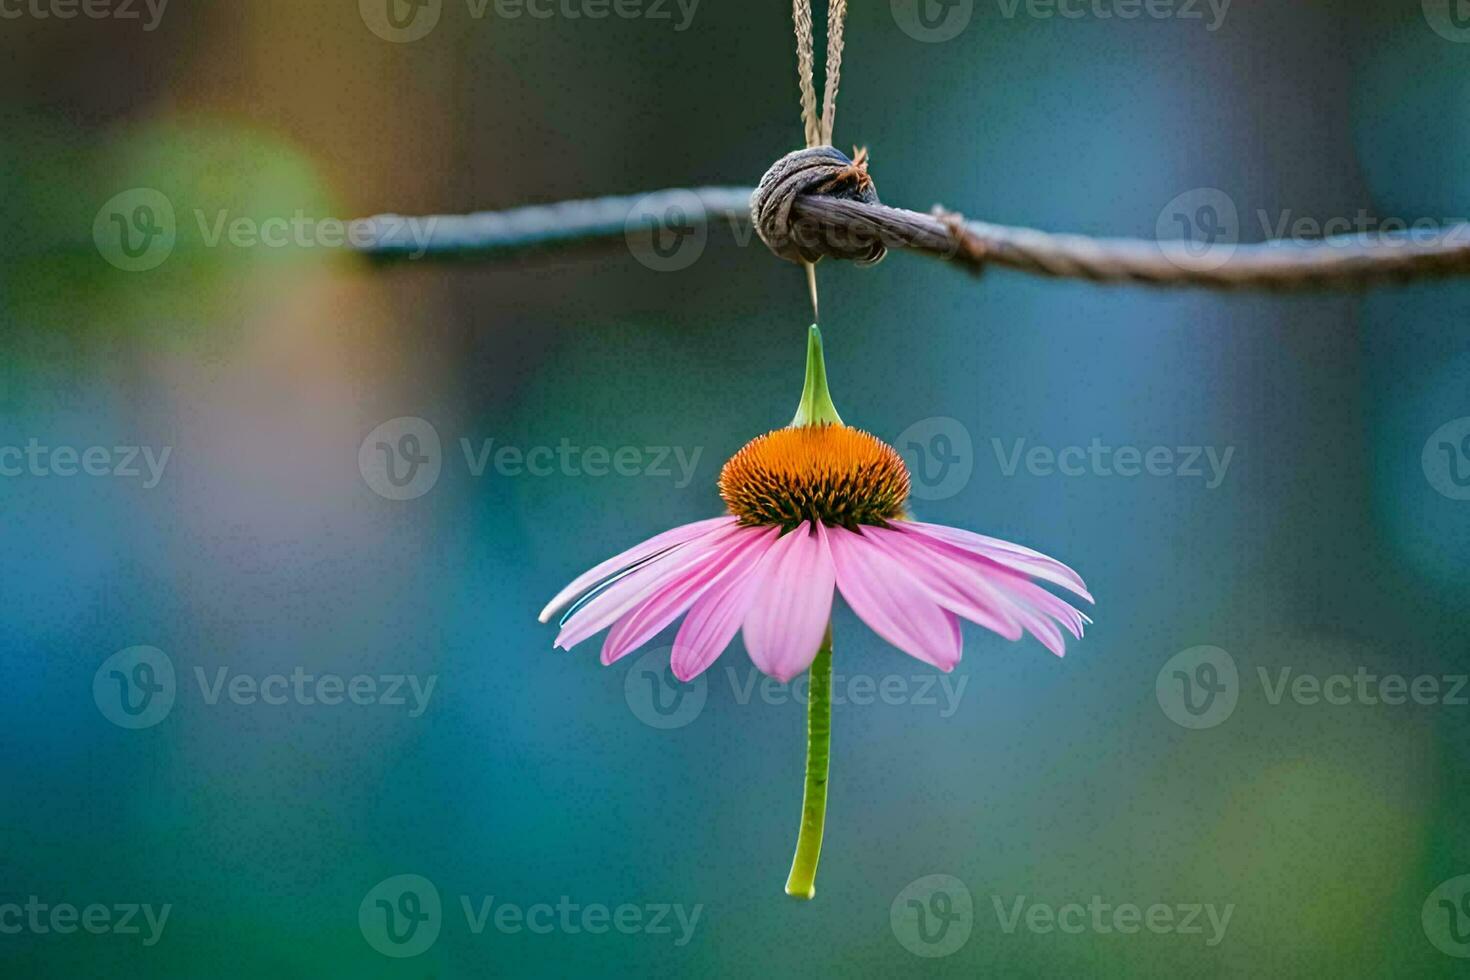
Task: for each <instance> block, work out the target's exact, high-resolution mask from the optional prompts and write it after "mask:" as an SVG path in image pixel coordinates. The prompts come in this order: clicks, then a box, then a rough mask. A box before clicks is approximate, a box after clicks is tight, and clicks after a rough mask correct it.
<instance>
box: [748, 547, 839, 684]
mask: <svg viewBox="0 0 1470 980" xmlns="http://www.w3.org/2000/svg"><path fill="white" fill-rule="evenodd" d="M818 528H819V530H818V531H817V532H816V533H815V534H813V533H812V525H811V523H810V522H808V521H803V522H802V523H801V524H799V525H797V526H796V528H794V529H793V530H791V531H789V532H788V533H787V534H785V535H784V536H783V537H781V538H780V539H779V540H777V541H776V543H775V544H773V545H771V547H770V548H769V550H767V552H766V556H765V557H764V558H762V559H761V563H760V566H759V567H758V568H757V569H756V570H755V578H756V580H757V585H756V593H755V598H754V601H752V603H751V605H750V611H749V612H747V613H746V614H745V624H744V625H745V628H744V636H745V649H746V651H747V652H748V653H749V654H750V659H751V660H752V661H753V662H754V663H755V665H756V667H758V668H760V670H761V672H762V673H765V674H769V675H770V676H772V677H774V678H776V680H778V681H780V682H781V683H783V684H785V683H786V682H788V681H790V680H791V679H792V678H793V677H795V676H796V675H797V674H800V673H801V672H802V671H804V670H806V669H807V668H808V667H810V666H811V665H812V660H813V659H815V658H816V656H817V649H818V648H819V647H820V646H821V645H822V637H823V635H824V634H825V633H826V631H827V624H828V623H829V622H830V621H831V617H832V587H833V585H834V584H835V582H836V573H835V572H834V571H833V568H832V556H831V554H830V553H829V552H828V550H827V536H826V531H825V530H821V529H820V528H821V525H820V524H818Z"/></svg>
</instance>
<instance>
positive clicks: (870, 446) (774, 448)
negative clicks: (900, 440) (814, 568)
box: [720, 424, 909, 528]
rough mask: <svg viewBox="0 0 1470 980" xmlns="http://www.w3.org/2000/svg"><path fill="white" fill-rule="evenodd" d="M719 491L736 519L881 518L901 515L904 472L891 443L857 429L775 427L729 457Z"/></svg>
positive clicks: (841, 521)
mask: <svg viewBox="0 0 1470 980" xmlns="http://www.w3.org/2000/svg"><path fill="white" fill-rule="evenodd" d="M720 496H721V497H723V498H724V500H725V504H726V506H728V507H729V508H730V513H732V514H734V515H735V516H736V517H739V518H740V522H741V523H742V524H766V525H776V526H780V527H786V528H791V527H795V526H796V525H797V524H800V523H801V522H802V521H821V522H823V523H824V524H828V525H833V526H836V525H840V526H842V527H847V528H856V527H857V526H858V525H859V524H879V525H881V524H886V523H887V522H888V521H890V520H894V519H897V518H900V517H903V516H904V503H905V502H906V501H907V500H908V497H909V471H908V468H907V467H906V466H904V463H903V457H902V456H900V455H899V454H898V453H897V452H896V451H895V450H894V449H893V447H892V446H890V445H888V444H887V443H886V442H884V441H883V440H881V439H878V438H876V437H875V436H870V435H868V433H866V432H863V431H861V430H860V429H854V428H851V427H850V426H846V425H830V424H828V425H812V426H800V427H797V428H788V429H777V430H776V431H774V432H767V433H766V434H765V435H763V436H759V437H757V438H756V439H753V440H751V441H750V442H749V443H747V444H746V446H745V448H744V449H742V450H740V452H738V453H736V454H735V455H734V456H732V457H731V458H730V461H729V462H728V463H726V464H725V468H724V469H722V470H721V471H720Z"/></svg>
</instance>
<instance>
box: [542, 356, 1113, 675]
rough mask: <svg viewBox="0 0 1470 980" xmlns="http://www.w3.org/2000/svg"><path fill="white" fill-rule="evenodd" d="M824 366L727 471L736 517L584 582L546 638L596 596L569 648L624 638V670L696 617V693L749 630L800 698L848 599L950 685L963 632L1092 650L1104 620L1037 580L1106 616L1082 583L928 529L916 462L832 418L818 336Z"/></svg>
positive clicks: (1034, 559) (612, 648) (656, 543)
mask: <svg viewBox="0 0 1470 980" xmlns="http://www.w3.org/2000/svg"><path fill="white" fill-rule="evenodd" d="M808 363H809V371H808V378H807V386H806V390H805V391H804V392H803V395H802V402H801V406H800V408H799V409H798V411H797V414H796V418H795V419H793V420H792V423H791V425H790V426H788V427H787V428H784V429H777V430H776V431H774V432H768V433H766V434H765V435H763V436H759V437H758V438H756V439H755V440H753V441H752V442H750V443H749V444H748V445H746V446H745V448H744V449H741V450H740V451H739V452H738V453H736V454H735V456H734V457H733V458H731V460H730V461H729V462H728V463H726V464H725V467H724V469H723V470H722V471H721V473H720V483H719V486H720V496H721V497H723V498H724V500H725V504H726V506H727V507H728V508H729V510H730V514H729V515H728V516H725V517H716V518H714V519H712V520H706V521H697V522H695V523H693V524H686V525H684V526H682V527H676V528H674V529H672V530H669V531H665V532H664V533H662V534H660V535H657V536H655V537H653V538H650V539H649V540H647V541H645V542H643V543H642V544H639V545H637V546H635V547H633V548H630V549H629V550H627V551H625V552H623V553H622V554H620V555H617V556H616V557H613V558H609V559H608V560H607V561H605V562H603V563H602V564H600V565H598V566H597V567H595V568H593V569H591V570H589V571H588V572H586V573H585V574H583V575H581V576H579V577H578V578H577V579H576V580H575V581H573V582H572V583H571V584H570V585H568V586H567V587H566V588H565V589H563V590H562V591H561V592H560V593H559V594H558V595H557V596H556V598H554V599H552V600H551V602H550V603H548V604H547V606H546V608H545V609H544V610H542V612H541V621H542V622H546V621H547V620H548V619H550V617H551V616H552V615H554V614H555V613H556V612H557V611H558V610H559V609H561V608H562V607H564V606H565V605H566V604H567V603H569V602H571V601H572V600H573V599H576V598H577V597H578V596H581V595H583V594H584V593H589V597H588V598H586V599H584V601H583V602H582V603H581V604H580V605H579V606H577V607H576V608H575V609H574V610H573V612H572V613H571V614H570V615H569V616H567V617H566V619H565V621H564V622H563V623H562V629H561V633H560V634H559V635H558V636H557V638H556V642H555V646H558V647H561V648H563V649H567V650H570V649H571V648H572V647H574V646H576V645H577V644H578V643H581V642H582V641H583V640H586V639H587V638H589V637H591V636H592V635H593V634H595V633H598V632H599V631H601V630H603V629H606V628H607V627H609V626H611V627H612V629H611V630H610V631H609V632H608V635H607V639H606V641H605V642H604V643H603V646H602V662H603V663H604V664H611V663H615V662H616V661H618V660H619V659H621V658H623V657H625V656H627V655H628V654H630V653H632V652H634V651H635V650H637V649H638V648H639V647H641V646H643V645H644V644H645V643H647V642H648V641H649V640H651V639H653V637H655V636H656V635H658V634H659V633H660V632H661V631H662V630H663V629H664V628H665V627H667V626H668V625H669V624H671V623H672V622H674V620H676V619H678V618H679V617H680V616H681V615H684V614H686V613H687V614H688V615H687V616H686V617H685V620H684V623H683V625H682V626H681V627H680V628H679V632H678V634H677V636H676V637H675V638H674V651H673V656H672V664H671V666H672V668H673V671H674V675H675V676H676V677H678V678H679V679H680V680H681V681H688V680H692V679H693V678H695V677H697V676H699V675H700V674H701V673H703V672H704V671H705V670H706V669H707V668H708V667H709V666H710V664H712V663H714V661H715V659H716V658H717V657H719V655H720V654H721V653H722V652H724V650H725V648H726V647H727V646H728V645H729V644H730V641H731V640H733V639H734V638H735V634H736V633H737V632H739V631H741V630H742V629H743V631H744V639H745V648H746V651H747V652H748V653H749V654H750V659H751V660H752V661H753V662H754V663H755V665H756V667H758V668H759V669H760V670H761V671H762V672H763V673H766V674H769V675H770V676H771V677H774V678H776V679H777V680H778V681H781V682H783V683H784V682H787V681H790V680H791V679H792V678H794V677H796V676H797V675H799V674H800V673H801V672H802V671H804V670H806V669H807V668H808V667H809V666H811V662H812V658H813V657H815V656H816V653H817V649H818V647H819V646H820V645H821V641H822V635H823V633H824V631H825V630H826V628H827V623H828V620H829V618H830V614H831V610H832V595H833V587H834V585H835V586H836V589H837V590H838V591H840V592H841V593H842V596H843V598H844V599H846V600H847V604H848V605H849V606H851V607H852V610H853V612H855V613H857V615H858V617H859V618H860V619H862V621H863V622H864V623H866V624H867V625H868V627H869V628H870V629H871V630H872V631H873V632H874V633H877V634H878V635H879V636H881V637H883V639H885V640H887V641H888V642H889V643H892V644H893V645H894V646H896V647H898V648H899V649H900V650H902V651H904V652H905V653H907V654H909V655H910V656H913V657H916V658H918V659H919V660H922V661H924V662H925V663H927V664H930V665H931V666H934V667H938V668H939V669H940V670H943V671H950V670H953V669H954V666H955V664H957V663H959V660H960V650H961V635H960V627H959V619H960V618H964V619H968V620H970V621H971V622H974V623H977V624H979V625H980V626H983V627H985V628H986V629H989V630H992V631H994V632H996V633H999V634H1000V635H1001V636H1004V637H1005V638H1007V639H1010V640H1016V639H1019V638H1020V637H1021V636H1022V634H1023V633H1030V634H1031V635H1032V636H1034V637H1036V639H1038V640H1040V641H1041V643H1042V644H1043V645H1044V646H1045V647H1046V648H1047V649H1048V650H1050V651H1051V652H1052V653H1055V654H1056V655H1057V656H1059V657H1060V656H1062V655H1063V654H1064V653H1065V650H1066V646H1065V639H1064V637H1063V634H1062V630H1063V629H1065V630H1066V631H1067V632H1069V633H1071V634H1072V635H1073V636H1075V637H1077V638H1079V639H1080V638H1081V636H1082V629H1083V625H1084V624H1085V623H1087V622H1089V620H1088V618H1087V617H1086V616H1085V615H1083V614H1082V613H1081V612H1079V611H1078V610H1077V609H1074V608H1073V607H1072V606H1071V605H1069V604H1068V603H1066V602H1064V601H1063V600H1061V599H1059V598H1057V597H1056V596H1055V595H1053V594H1052V593H1051V592H1049V591H1047V590H1046V589H1045V588H1042V587H1041V586H1040V585H1038V584H1037V580H1039V581H1042V582H1048V583H1050V584H1052V585H1057V586H1060V587H1061V588H1063V589H1067V590H1069V591H1071V592H1073V593H1075V594H1077V595H1078V596H1080V597H1082V598H1083V599H1086V600H1087V601H1088V602H1091V601H1092V596H1091V595H1089V594H1088V592H1087V588H1086V586H1085V585H1084V584H1083V582H1082V579H1081V578H1079V577H1078V575H1077V573H1076V572H1074V571H1072V570H1071V569H1070V568H1068V567H1067V566H1066V565H1063V564H1062V563H1061V562H1058V561H1056V560H1055V559H1052V558H1048V557H1047V556H1045V555H1043V554H1040V553H1038V552H1035V551H1032V550H1031V549H1029V548H1023V547H1021V546H1020V545H1015V544H1011V543H1009V542H1006V541H1000V540H997V539H995V538H988V537H985V536H983V535H979V534H974V533H972V532H970V531H964V530H960V529H958V528H951V527H944V526H941V525H938V524H926V523H923V522H921V521H915V520H913V519H912V518H911V517H910V516H909V515H908V512H907V510H906V505H907V501H908V495H909V473H908V469H907V468H906V467H905V466H904V462H903V458H902V457H901V456H900V455H899V454H898V453H897V452H896V451H895V450H894V449H893V447H891V446H889V445H888V444H886V443H884V442H883V441H882V440H880V439H878V438H876V437H874V436H871V435H869V434H868V433H866V432H863V431H861V430H860V429H854V428H852V427H850V426H847V425H844V424H843V422H842V419H841V418H839V417H838V415H837V411H836V409H835V408H834V407H833V406H832V402H831V398H830V396H829V395H828V394H827V385H826V376H825V369H824V368H823V364H822V354H821V339H820V334H819V333H818V332H817V329H816V327H813V328H812V330H811V341H810V343H809V350H808ZM599 585H601V586H603V587H602V588H601V589H600V590H599V589H598V588H597V587H598V586H599Z"/></svg>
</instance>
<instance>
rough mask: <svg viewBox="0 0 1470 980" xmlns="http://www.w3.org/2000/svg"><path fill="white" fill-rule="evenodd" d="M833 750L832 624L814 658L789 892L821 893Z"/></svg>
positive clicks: (808, 895) (801, 894) (798, 894)
mask: <svg viewBox="0 0 1470 980" xmlns="http://www.w3.org/2000/svg"><path fill="white" fill-rule="evenodd" d="M831 752H832V624H831V623H828V624H827V635H826V636H824V637H822V646H821V649H819V650H818V651H817V658H816V659H815V660H813V661H812V667H811V690H810V692H809V693H808V695H807V716H806V788H805V789H804V790H803V792H802V797H801V833H800V834H798V835H797V838H796V857H794V858H792V859H791V875H790V877H788V878H787V879H786V894H788V895H790V896H791V897H792V898H802V899H807V898H812V897H813V896H815V895H816V894H817V888H816V879H817V862H818V861H819V860H821V857H822V828H823V826H824V825H825V824H826V822H827V763H828V760H829V758H830V757H831Z"/></svg>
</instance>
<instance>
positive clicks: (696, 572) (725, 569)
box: [602, 528, 776, 664]
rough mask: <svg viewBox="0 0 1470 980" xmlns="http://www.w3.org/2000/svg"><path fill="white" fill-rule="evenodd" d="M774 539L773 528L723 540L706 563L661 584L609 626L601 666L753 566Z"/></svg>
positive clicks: (631, 649)
mask: <svg viewBox="0 0 1470 980" xmlns="http://www.w3.org/2000/svg"><path fill="white" fill-rule="evenodd" d="M775 536H776V529H775V528H763V529H759V530H757V529H755V528H751V529H750V530H749V533H744V534H736V535H734V536H733V537H731V538H729V539H727V540H726V541H725V542H724V543H723V545H722V547H721V548H720V550H718V551H715V552H714V553H713V554H711V555H710V556H709V558H708V559H707V560H706V561H703V562H697V563H696V564H694V565H692V566H690V567H689V568H687V569H685V570H684V571H683V572H681V573H680V574H678V575H675V576H674V577H673V578H671V579H669V580H667V581H665V582H664V583H663V584H662V585H661V586H660V587H659V588H658V590H657V591H655V592H654V594H653V595H651V596H649V597H648V598H647V599H645V600H644V601H643V602H642V603H641V604H640V605H639V606H638V608H636V609H634V610H633V611H632V612H630V613H629V614H628V615H626V616H624V617H623V618H622V619H620V620H618V621H617V622H616V623H614V624H613V628H612V629H611V630H609V631H608V634H607V641H606V642H605V643H604V644H603V646H602V662H603V663H604V664H611V663H615V662H617V661H618V660H621V659H622V658H623V657H626V656H627V655H628V654H630V653H632V652H633V651H634V650H636V649H638V648H639V647H641V646H642V645H643V644H645V643H647V642H648V641H649V640H651V639H653V638H654V637H655V636H657V635H658V634H659V631H661V630H662V629H663V628H664V627H665V626H668V625H669V624H670V623H672V622H673V621H674V620H675V619H677V618H678V617H679V616H680V615H682V614H683V612H684V611H685V610H686V609H688V608H689V607H690V606H691V605H693V603H694V602H695V600H697V599H698V598H699V597H700V596H701V595H703V594H704V593H705V592H706V591H707V590H709V589H710V588H711V587H713V586H715V585H718V584H719V583H720V582H722V581H724V580H726V579H728V578H730V577H731V576H732V575H736V577H740V576H739V573H741V572H743V571H744V570H746V569H748V568H749V567H750V566H753V565H754V564H755V562H756V561H758V560H759V559H760V557H761V556H762V555H763V554H764V553H765V546H766V545H767V544H769V543H770V541H771V540H772V539H774V538H775Z"/></svg>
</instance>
